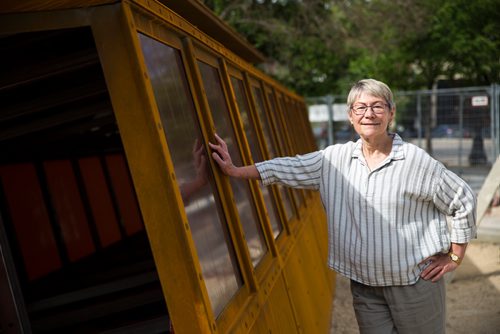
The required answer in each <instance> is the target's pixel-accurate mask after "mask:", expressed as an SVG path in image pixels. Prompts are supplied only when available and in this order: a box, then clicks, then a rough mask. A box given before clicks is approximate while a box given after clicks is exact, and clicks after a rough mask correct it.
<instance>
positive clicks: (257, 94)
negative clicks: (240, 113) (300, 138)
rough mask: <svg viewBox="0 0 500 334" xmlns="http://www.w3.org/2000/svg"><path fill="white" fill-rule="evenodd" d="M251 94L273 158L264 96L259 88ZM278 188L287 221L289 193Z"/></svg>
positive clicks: (290, 201) (289, 212)
mask: <svg viewBox="0 0 500 334" xmlns="http://www.w3.org/2000/svg"><path fill="white" fill-rule="evenodd" d="M253 95H254V99H255V106H256V107H257V113H258V114H259V118H260V124H262V132H264V138H265V139H266V144H267V149H268V150H269V154H270V155H271V158H275V157H276V156H277V155H276V152H277V150H276V148H275V144H274V141H273V140H272V134H271V128H270V126H271V122H270V120H269V118H268V115H267V113H266V111H265V109H264V98H263V95H262V91H261V90H260V88H258V87H253ZM273 110H274V109H273ZM278 190H279V192H280V194H281V198H282V201H283V207H284V208H285V214H286V219H287V221H288V220H290V218H292V216H293V209H292V199H291V198H290V193H289V192H288V191H287V190H286V189H285V187H283V186H281V185H278Z"/></svg>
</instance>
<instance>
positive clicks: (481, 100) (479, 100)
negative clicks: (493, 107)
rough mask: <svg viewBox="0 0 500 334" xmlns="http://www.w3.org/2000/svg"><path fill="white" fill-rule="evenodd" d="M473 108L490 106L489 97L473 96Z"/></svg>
mask: <svg viewBox="0 0 500 334" xmlns="http://www.w3.org/2000/svg"><path fill="white" fill-rule="evenodd" d="M472 106H473V107H487V106H488V96H486V95H482V96H473V97H472Z"/></svg>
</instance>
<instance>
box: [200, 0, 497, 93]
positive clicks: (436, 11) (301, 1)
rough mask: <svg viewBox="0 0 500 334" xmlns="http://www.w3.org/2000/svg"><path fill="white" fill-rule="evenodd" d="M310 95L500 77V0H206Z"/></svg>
mask: <svg viewBox="0 0 500 334" xmlns="http://www.w3.org/2000/svg"><path fill="white" fill-rule="evenodd" d="M205 3H206V4H207V5H208V6H209V7H210V8H212V9H213V10H214V11H215V12H216V14H218V15H219V16H220V17H221V18H222V19H223V20H225V21H226V22H228V23H229V24H230V25H232V26H233V27H234V28H235V29H236V30H237V31H238V32H239V33H240V34H242V35H243V36H245V37H246V38H247V39H248V40H249V42H250V43H252V44H253V45H255V46H256V47H257V48H258V49H259V50H260V51H261V52H262V53H263V54H265V55H266V56H267V57H269V58H270V59H271V60H272V61H271V62H270V63H268V64H264V65H263V66H262V69H263V70H264V71H266V72H267V73H268V74H269V75H271V76H273V77H275V78H276V79H277V80H279V81H281V82H283V83H284V84H285V85H287V86H288V87H289V88H291V89H292V90H295V91H297V92H298V93H299V94H301V95H305V96H315V95H316V96H317V95H325V94H330V93H332V92H336V93H341V92H345V91H346V90H347V89H348V87H350V86H351V84H352V83H353V82H355V81H357V80H359V79H360V78H364V77H374V78H377V79H379V80H382V81H385V82H388V83H390V85H391V87H393V88H394V89H405V90H408V89H419V88H423V87H426V88H431V87H432V86H433V85H434V83H435V82H436V81H437V80H438V79H440V78H447V79H457V78H461V79H462V80H465V81H467V82H469V83H470V84H471V85H484V84H489V83H493V82H498V81H499V80H500V59H499V49H500V13H499V11H500V6H498V0H475V1H470V0H441V1H435V0H343V1H340V0H337V1H334V0H205Z"/></svg>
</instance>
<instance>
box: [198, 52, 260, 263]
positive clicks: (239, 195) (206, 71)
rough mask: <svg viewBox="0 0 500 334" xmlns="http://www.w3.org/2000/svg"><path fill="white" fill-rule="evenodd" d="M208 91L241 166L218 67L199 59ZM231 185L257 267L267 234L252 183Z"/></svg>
mask: <svg viewBox="0 0 500 334" xmlns="http://www.w3.org/2000/svg"><path fill="white" fill-rule="evenodd" d="M198 66H199V68H200V72H201V76H202V80H203V84H204V87H205V92H206V94H207V98H208V103H209V105H210V110H211V111H212V116H213V119H214V123H215V126H216V129H217V133H218V135H219V136H220V137H221V138H223V139H224V140H225V141H226V143H227V146H228V149H229V152H230V153H231V157H232V158H233V160H234V163H235V164H236V165H238V166H241V165H242V164H243V163H242V159H241V155H240V152H239V149H238V145H237V141H236V136H235V133H234V131H233V127H232V125H231V121H230V119H231V118H230V115H229V109H228V107H227V104H226V100H225V99H224V94H223V90H222V85H221V81H220V78H219V73H218V71H217V68H215V67H212V66H210V65H207V64H206V63H204V62H201V61H199V62H198ZM230 182H231V187H232V189H233V193H234V199H235V201H236V207H237V208H238V213H239V215H240V221H241V223H242V225H243V230H244V231H245V237H246V241H247V244H248V251H249V253H250V257H251V259H252V263H253V265H254V267H255V266H256V265H257V264H258V263H259V261H260V260H261V259H262V257H263V256H264V254H265V252H266V251H267V246H266V243H265V239H264V235H263V232H262V229H261V228H260V226H259V224H258V222H259V219H258V216H257V212H256V210H255V207H254V205H253V203H254V202H253V200H252V193H251V191H250V186H249V183H248V181H246V180H238V179H236V178H230Z"/></svg>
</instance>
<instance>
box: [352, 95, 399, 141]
mask: <svg viewBox="0 0 500 334" xmlns="http://www.w3.org/2000/svg"><path fill="white" fill-rule="evenodd" d="M393 117H394V109H390V108H389V105H388V104H387V102H386V101H385V100H384V99H383V98H380V97H376V96H373V95H370V94H368V93H362V94H361V95H360V96H359V97H358V99H357V100H356V101H355V102H354V103H353V104H352V106H351V110H349V120H350V121H351V124H352V125H353V126H354V130H355V131H356V133H357V134H358V135H359V136H360V137H361V138H363V139H365V140H373V139H376V138H377V137H379V136H386V135H387V127H388V125H389V123H390V122H391V121H392V119H393Z"/></svg>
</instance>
